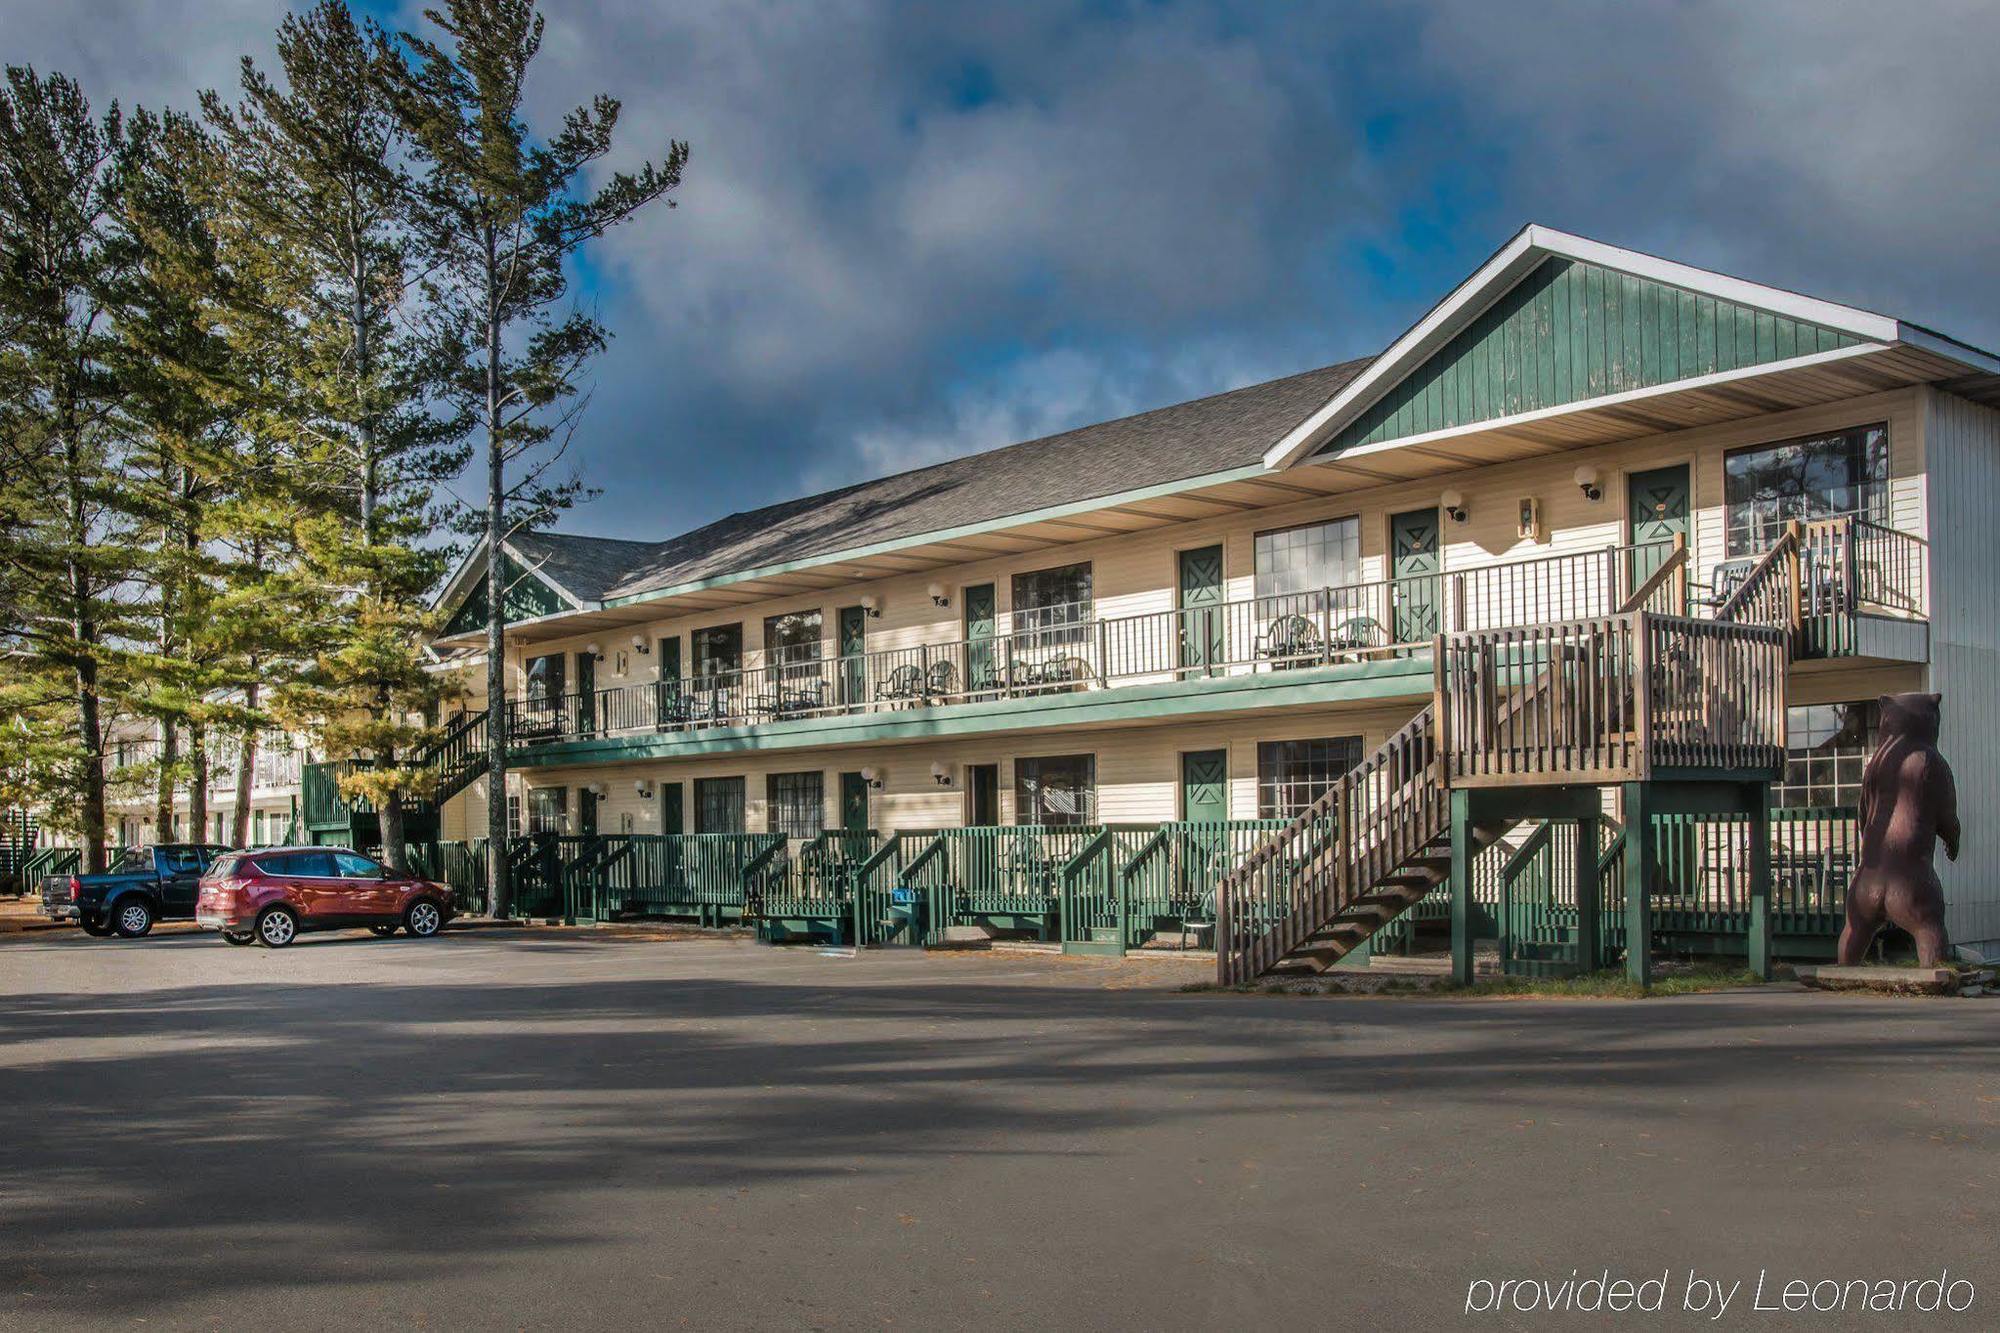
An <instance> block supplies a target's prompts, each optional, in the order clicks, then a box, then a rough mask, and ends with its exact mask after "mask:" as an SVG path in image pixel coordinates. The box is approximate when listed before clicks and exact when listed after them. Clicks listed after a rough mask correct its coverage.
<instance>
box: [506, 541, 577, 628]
mask: <svg viewBox="0 0 2000 1333" xmlns="http://www.w3.org/2000/svg"><path fill="white" fill-rule="evenodd" d="M500 550H501V551H502V552H503V553H505V554H507V555H511V556H513V557H514V561H515V563H516V564H518V565H520V566H521V568H522V569H525V570H527V571H528V572H529V573H530V574H533V575H534V576H535V577H536V578H538V579H540V580H541V581H542V582H544V583H546V584H548V585H549V586H550V587H551V588H554V589H555V590H556V596H558V597H560V598H562V599H563V600H564V601H565V602H568V603H569V604H570V605H571V606H573V607H575V608H576V609H577V610H579V611H597V610H601V609H602V608H601V607H600V606H597V605H595V604H593V603H590V602H586V601H585V600H584V599H583V598H581V597H578V596H577V595H576V594H575V593H573V592H571V591H570V590H569V589H568V588H565V587H563V586H562V584H560V583H557V582H556V581H555V580H554V579H553V578H551V577H549V574H548V572H547V570H546V569H544V568H543V567H542V566H541V565H538V564H536V563H535V562H534V561H533V560H531V559H529V558H528V557H527V556H526V555H525V554H523V553H522V552H521V551H520V550H518V549H517V548H516V547H515V545H514V543H512V542H505V541H503V542H501V543H500Z"/></svg>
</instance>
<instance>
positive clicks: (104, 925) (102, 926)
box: [77, 917, 112, 940]
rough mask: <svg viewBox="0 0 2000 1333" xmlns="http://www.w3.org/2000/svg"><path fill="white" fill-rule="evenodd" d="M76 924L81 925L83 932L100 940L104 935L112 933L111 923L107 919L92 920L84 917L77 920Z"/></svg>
mask: <svg viewBox="0 0 2000 1333" xmlns="http://www.w3.org/2000/svg"><path fill="white" fill-rule="evenodd" d="M77 924H78V925H79V926H82V927H83V933H84V934H86V935H89V936H91V937H92V938H94V939H100V940H101V939H103V938H104V937H105V936H106V935H109V934H111V933H112V930H111V924H110V923H109V922H107V921H92V920H91V919H90V918H89V917H85V918H84V919H83V920H81V921H79V922H77Z"/></svg>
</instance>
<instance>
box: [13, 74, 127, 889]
mask: <svg viewBox="0 0 2000 1333" xmlns="http://www.w3.org/2000/svg"><path fill="white" fill-rule="evenodd" d="M129 167H130V143H129V141H128V138H127V135H126V131H125V124H124V118H123V116H122V115H121V114H120V112H119V110H118V108H117V106H116V104H113V105H112V106H111V108H110V109H109V110H107V111H106V112H105V113H104V115H103V116H101V117H97V118H94V117H93V116H92V114H91V109H90V102H89V99H88V98H87V97H86V96H85V95H84V93H83V90H82V89H81V88H80V87H79V86H78V85H77V84H76V83H75V81H73V80H71V79H69V78H66V77H64V76H63V75H60V74H52V75H50V76H48V77H46V78H43V77H41V76H39V75H37V74H36V73H35V71H34V70H32V69H29V68H24V67H16V66H10V67H8V69H7V71H6V84H5V87H4V89H0V441H4V444H0V488H3V489H0V581H4V593H5V596H4V599H0V617H4V619H0V625H4V629H0V653H4V660H5V664H6V672H5V677H4V682H0V715H5V716H6V717H8V718H9V720H10V722H11V723H12V725H10V726H8V727H6V728H4V729H0V730H4V736H0V746H4V747H5V752H4V753H0V762H4V763H5V765H6V766H7V768H8V769H9V770H10V771H14V770H15V769H16V768H17V766H18V770H19V772H21V773H23V774H27V775H30V780H31V781H32V782H33V783H34V784H35V786H36V787H37V791H38V796H39V801H40V803H41V804H43V805H44V806H45V807H46V808H47V809H48V810H49V812H50V820H51V823H52V824H54V825H55V826H57V827H68V828H70V829H71V830H72V831H74V832H75V833H76V834H77V835H78V836H79V838H80V839H81V841H82V843H83V848H84V865H85V868H86V869H90V870H100V869H102V868H103V866H104V859H105V846H104V844H105V835H106V815H105V788H106V775H105V755H104V738H105V725H106V721H107V718H108V717H110V716H111V715H112V714H113V713H114V712H115V711H116V710H117V708H118V707H119V706H120V699H119V695H120V693H121V691H122V689H123V688H124V675H125V668H126V666H127V661H126V657H127V654H126V649H125V648H124V646H123V645H124V643H125V642H127V641H128V640H129V639H130V638H131V636H132V635H133V634H134V633H135V631H136V629H137V627H136V626H135V625H134V623H133V619H132V612H131V602H132V595H133V590H134V588H135V586H136V581H137V577H138V575H139V574H140V573H141V572H142V571H141V570H139V569H138V568H137V567H136V562H135V556H134V554H133V548H132V545H131V537H132V533H133V524H132V521H131V519H130V516H129V515H128V514H126V513H125V512H123V510H122V509H121V504H122V502H123V497H122V492H121V487H120V485H119V482H120V475H121V470H122V467H123V463H124V460H123V456H122V444H121V440H120V437H119V435H118V434H117V432H116V431H115V430H114V429H113V422H112V415H113V406H114V401H115V392H114V390H115V386H114V384H113V382H112V380H111V377H110V375H109V373H108V371H107V359H108V357H109V355H110V352H111V349H112V336H111V333H110V330H109V327H108V322H107V319H106V293H107V289H108V288H109V286H110V285H111V284H112V283H113V282H114V281H115V279H116V275H115V273H114V272H113V271H112V266H113V265H114V263H115V262H116V260H115V255H114V250H115V245H114V242H115V240H116V236H117V225H116V224H117V219H118V211H119V206H120V200H121V197H122V195H123V191H124V186H125V182H126V179H127V177H128V174H129Z"/></svg>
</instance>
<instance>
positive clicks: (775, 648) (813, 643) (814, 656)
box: [764, 610, 821, 676]
mask: <svg viewBox="0 0 2000 1333" xmlns="http://www.w3.org/2000/svg"><path fill="white" fill-rule="evenodd" d="M820 629H821V623H820V613H819V612H818V611H817V610H813V611H787V612H786V613H785V614H784V615H781V616H766V617H764V660H765V661H766V662H768V663H769V664H770V665H772V666H774V667H781V668H782V667H794V668H799V669H798V670H794V671H786V672H784V673H783V674H785V675H786V676H798V675H805V676H809V675H811V674H812V664H813V663H815V662H817V661H819V655H820V652H821V648H820Z"/></svg>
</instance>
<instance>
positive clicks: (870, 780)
mask: <svg viewBox="0 0 2000 1333" xmlns="http://www.w3.org/2000/svg"><path fill="white" fill-rule="evenodd" d="M861 780H862V781H863V782H865V783H867V784H868V785H869V786H871V787H873V788H875V789H876V790H877V791H880V790H881V789H882V770H881V769H879V768H864V769H862V770H861Z"/></svg>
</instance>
